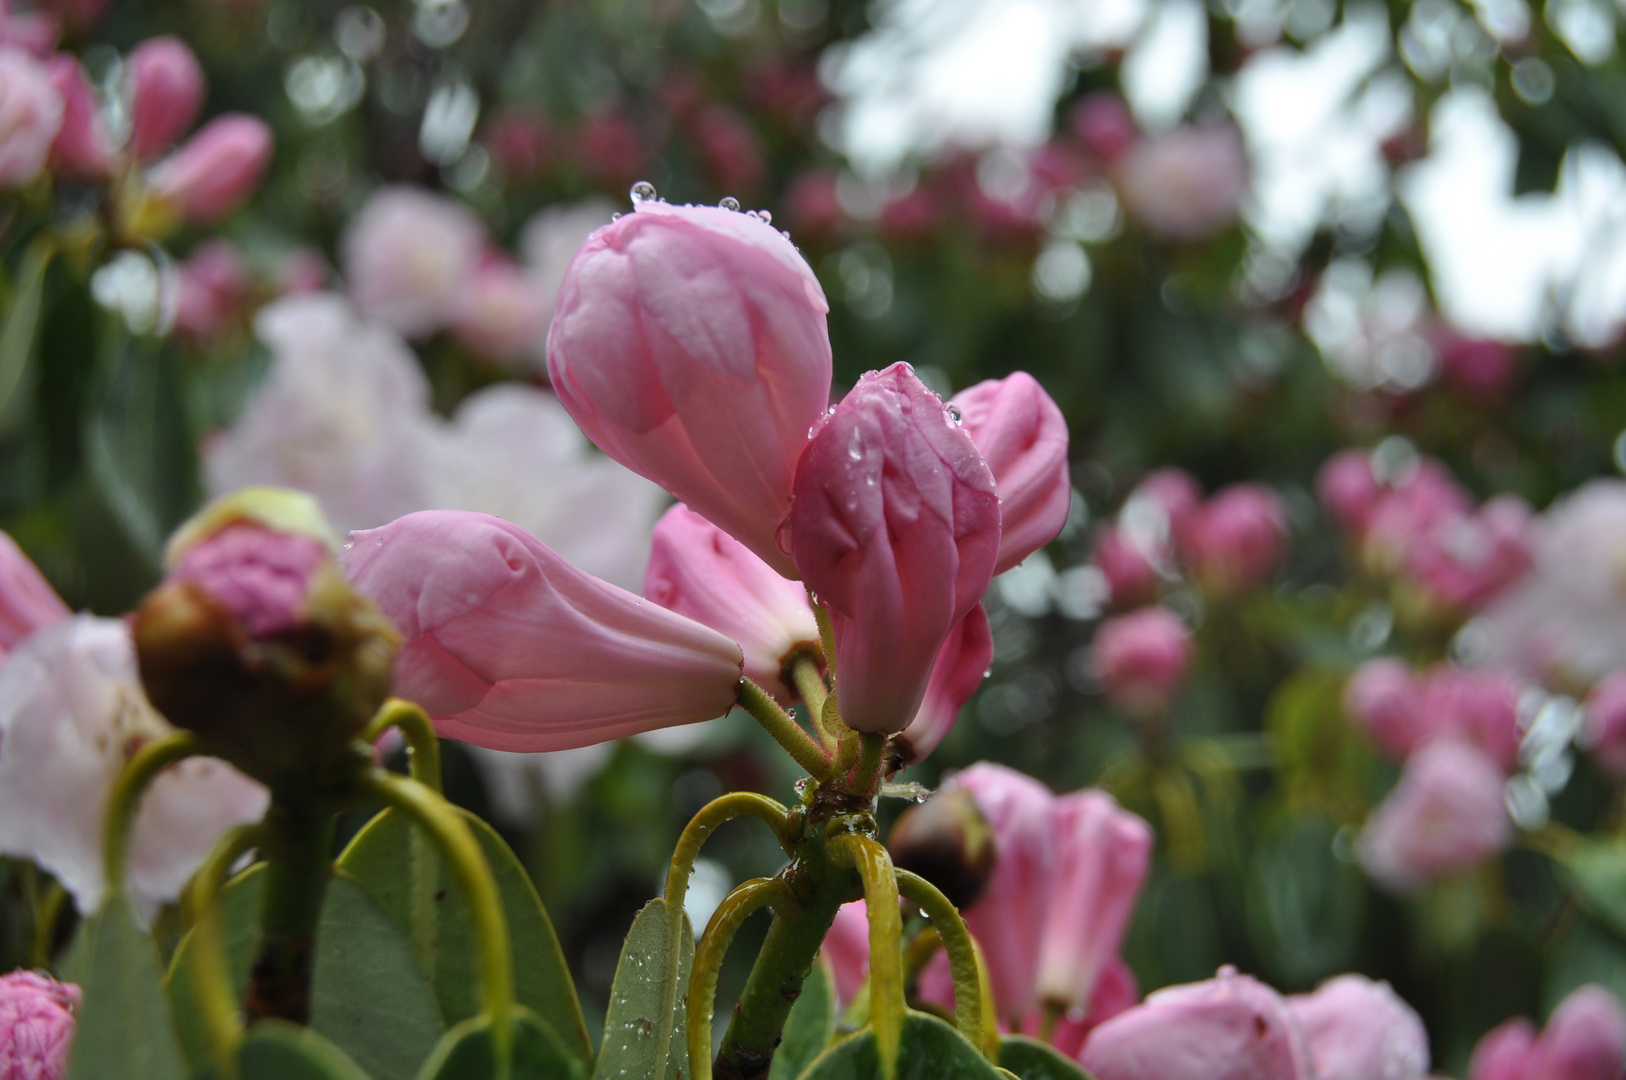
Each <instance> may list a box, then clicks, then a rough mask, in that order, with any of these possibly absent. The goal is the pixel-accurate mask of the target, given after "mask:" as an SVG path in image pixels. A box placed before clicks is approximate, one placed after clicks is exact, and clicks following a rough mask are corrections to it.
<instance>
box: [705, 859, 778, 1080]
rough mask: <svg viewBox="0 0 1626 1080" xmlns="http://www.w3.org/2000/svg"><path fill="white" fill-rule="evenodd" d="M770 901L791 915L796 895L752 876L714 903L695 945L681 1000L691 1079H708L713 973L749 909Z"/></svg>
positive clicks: (773, 881) (714, 986)
mask: <svg viewBox="0 0 1626 1080" xmlns="http://www.w3.org/2000/svg"><path fill="white" fill-rule="evenodd" d="M765 904H771V905H773V906H774V907H775V909H777V910H778V911H779V913H780V914H781V915H785V916H789V917H794V916H795V914H796V898H795V897H794V896H793V895H791V891H790V886H789V885H786V884H785V882H784V881H783V880H781V879H780V878H753V879H752V880H750V881H747V882H745V883H744V884H743V885H741V886H740V887H739V888H737V889H735V890H734V891H733V892H731V893H729V894H728V896H727V897H725V898H724V899H723V902H722V903H721V904H719V905H717V910H716V911H715V912H713V913H712V916H711V921H710V922H709V923H707V924H706V932H705V933H704V934H702V935H701V937H700V944H699V945H697V946H695V951H694V973H693V975H691V976H690V978H689V993H688V999H687V1001H686V1003H685V1008H686V1010H687V1012H688V1021H689V1031H688V1040H689V1070H690V1073H691V1075H692V1076H693V1077H694V1080H712V1075H711V1013H712V1005H713V999H714V998H716V996H717V975H718V972H719V970H720V969H721V967H722V963H723V955H724V954H725V953H726V952H728V945H729V942H731V941H733V940H734V934H735V933H736V932H738V930H739V928H740V924H741V923H743V922H744V921H745V920H746V917H747V916H749V915H750V914H751V913H752V912H754V911H756V910H757V908H759V907H762V906H763V905H765Z"/></svg>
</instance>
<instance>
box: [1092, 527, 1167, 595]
mask: <svg viewBox="0 0 1626 1080" xmlns="http://www.w3.org/2000/svg"><path fill="white" fill-rule="evenodd" d="M1156 546H1163V547H1166V546H1167V545H1166V544H1164V545H1155V544H1148V545H1146V547H1156ZM1155 557H1156V556H1155V555H1154V552H1152V551H1148V550H1146V548H1145V547H1143V546H1142V543H1141V542H1140V538H1138V537H1136V536H1135V535H1133V534H1130V533H1128V532H1126V531H1125V530H1124V528H1123V526H1122V525H1112V526H1110V527H1108V528H1107V529H1106V530H1105V531H1104V532H1103V533H1102V534H1101V539H1100V540H1099V541H1097V542H1096V545H1095V565H1096V566H1098V567H1100V568H1101V573H1102V574H1103V575H1104V576H1105V577H1106V579H1107V589H1108V590H1109V591H1110V592H1111V594H1112V606H1113V607H1117V608H1123V607H1131V606H1133V605H1135V604H1145V603H1150V602H1151V601H1152V600H1155V599H1156V598H1157V587H1158V583H1159V582H1160V581H1162V580H1163V575H1162V574H1160V573H1158V568H1157V562H1156V561H1154V558H1155Z"/></svg>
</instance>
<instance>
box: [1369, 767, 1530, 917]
mask: <svg viewBox="0 0 1626 1080" xmlns="http://www.w3.org/2000/svg"><path fill="white" fill-rule="evenodd" d="M1504 780H1505V777H1504V776H1503V773H1502V770H1501V768H1500V767H1498V765H1497V764H1496V762H1495V761H1494V760H1493V759H1492V758H1491V757H1489V756H1488V755H1487V754H1486V753H1485V752H1484V751H1483V750H1480V749H1479V748H1478V747H1476V746H1474V745H1472V744H1471V743H1468V742H1465V741H1463V740H1461V739H1454V738H1445V739H1436V740H1434V741H1432V742H1429V743H1426V744H1424V745H1423V746H1421V747H1419V748H1418V749H1417V750H1416V751H1415V752H1414V753H1413V754H1412V755H1411V757H1410V758H1408V759H1407V760H1406V767H1405V770H1404V771H1403V772H1402V773H1401V774H1400V783H1399V784H1397V785H1395V789H1394V790H1393V791H1391V792H1389V795H1388V797H1387V798H1385V799H1384V800H1383V802H1382V803H1381V804H1379V805H1378V808H1377V809H1376V810H1374V811H1372V816H1371V817H1370V818H1368V819H1367V822H1366V828H1365V829H1363V830H1362V831H1361V835H1360V839H1359V840H1358V841H1357V843H1356V852H1357V854H1358V855H1359V856H1360V860H1361V865H1362V866H1364V867H1365V868H1366V871H1367V873H1369V874H1371V875H1372V877H1373V878H1375V879H1376V880H1377V881H1378V882H1379V883H1380V884H1382V885H1384V886H1385V887H1386V888H1389V889H1392V890H1394V891H1397V892H1404V891H1409V890H1412V889H1416V888H1418V887H1419V886H1422V885H1424V884H1426V883H1427V882H1429V881H1430V880H1432V879H1434V878H1437V877H1442V876H1444V875H1447V874H1454V873H1458V872H1460V871H1463V870H1467V869H1470V868H1472V867H1474V866H1477V865H1479V864H1480V863H1482V862H1484V861H1485V860H1486V859H1488V858H1490V857H1491V856H1493V855H1495V854H1496V853H1497V852H1499V851H1501V850H1502V849H1503V848H1505V847H1506V846H1507V845H1508V843H1509V842H1511V841H1512V839H1513V826H1512V822H1511V821H1510V820H1509V818H1508V813H1507V807H1506V805H1505V804H1504V803H1503V801H1502V788H1503V783H1504Z"/></svg>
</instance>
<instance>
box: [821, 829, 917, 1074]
mask: <svg viewBox="0 0 1626 1080" xmlns="http://www.w3.org/2000/svg"><path fill="white" fill-rule="evenodd" d="M830 847H831V855H832V856H833V858H834V859H835V860H837V861H838V862H846V863H848V864H850V865H851V866H852V867H853V868H854V869H856V870H857V871H858V876H859V877H860V878H862V879H863V882H864V906H865V907H866V908H867V909H868V912H869V990H870V1001H869V1022H870V1028H871V1030H873V1031H874V1032H875V1051H876V1054H877V1056H879V1057H880V1059H881V1075H882V1076H883V1077H885V1078H886V1080H893V1077H895V1076H897V1074H898V1046H899V1044H900V1043H901V1042H902V1039H903V1018H904V1015H905V1013H906V1012H907V1011H908V1008H907V1006H906V1005H905V1004H904V1000H903V953H902V949H901V943H902V940H903V919H902V916H901V915H900V914H899V912H898V879H897V875H896V873H895V871H894V870H893V868H892V856H891V855H890V854H888V852H887V850H886V848H885V847H884V846H883V845H882V844H881V842H880V841H879V840H876V839H875V838H874V836H866V835H864V834H862V833H848V834H846V835H845V836H838V837H836V838H835V839H834V840H832V841H831V843H830Z"/></svg>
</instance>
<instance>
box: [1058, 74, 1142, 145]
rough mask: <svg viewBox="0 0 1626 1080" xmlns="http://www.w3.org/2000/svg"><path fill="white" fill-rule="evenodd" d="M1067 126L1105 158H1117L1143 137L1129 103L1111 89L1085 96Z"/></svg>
mask: <svg viewBox="0 0 1626 1080" xmlns="http://www.w3.org/2000/svg"><path fill="white" fill-rule="evenodd" d="M1068 126H1069V127H1070V128H1071V129H1072V132H1073V136H1074V137H1075V138H1077V139H1078V141H1079V142H1080V143H1083V144H1084V148H1085V149H1086V150H1088V151H1089V152H1090V153H1092V154H1094V155H1095V156H1096V157H1097V158H1099V159H1101V160H1102V161H1117V160H1118V158H1120V157H1122V156H1123V154H1124V153H1125V152H1126V151H1127V150H1128V149H1129V148H1130V147H1131V146H1134V145H1135V140H1137V139H1138V138H1140V132H1139V131H1138V130H1136V128H1135V118H1134V117H1133V116H1131V115H1130V114H1129V106H1128V105H1127V104H1126V103H1125V102H1124V99H1123V97H1122V96H1121V95H1119V94H1118V93H1116V92H1114V91H1111V90H1097V91H1095V92H1094V93H1091V94H1086V95H1084V97H1083V98H1081V99H1080V100H1079V102H1078V104H1077V105H1074V106H1073V112H1072V115H1071V116H1070V117H1069V118H1068Z"/></svg>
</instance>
